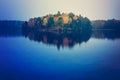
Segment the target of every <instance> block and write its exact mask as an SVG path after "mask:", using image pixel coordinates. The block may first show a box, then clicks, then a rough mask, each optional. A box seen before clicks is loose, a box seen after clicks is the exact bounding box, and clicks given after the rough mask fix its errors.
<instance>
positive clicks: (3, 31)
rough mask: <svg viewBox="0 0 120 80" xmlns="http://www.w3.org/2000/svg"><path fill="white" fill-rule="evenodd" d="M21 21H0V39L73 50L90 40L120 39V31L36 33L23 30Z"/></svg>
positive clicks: (26, 29) (36, 31)
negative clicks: (21, 38)
mask: <svg viewBox="0 0 120 80" xmlns="http://www.w3.org/2000/svg"><path fill="white" fill-rule="evenodd" d="M22 23H23V22H21V21H7V22H6V21H0V37H19V36H24V37H26V38H28V39H30V40H33V41H37V42H42V43H44V44H47V45H55V46H56V47H57V49H58V50H59V49H60V48H61V47H69V48H73V47H74V46H75V45H76V44H79V45H80V44H81V43H83V42H87V41H88V40H89V39H90V38H97V39H109V40H115V39H119V38H120V31H119V32H118V31H115V30H93V31H38V30H35V29H30V28H24V27H25V25H23V26H22Z"/></svg>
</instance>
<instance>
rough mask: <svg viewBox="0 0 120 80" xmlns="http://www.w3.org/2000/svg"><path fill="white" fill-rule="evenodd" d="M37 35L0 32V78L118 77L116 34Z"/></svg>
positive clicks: (119, 46) (78, 79) (113, 79)
mask: <svg viewBox="0 0 120 80" xmlns="http://www.w3.org/2000/svg"><path fill="white" fill-rule="evenodd" d="M14 34H15V33H14ZM39 36H40V37H41V38H38V37H37V38H36V37H35V35H34V34H32V33H31V34H30V35H28V34H27V35H26V36H25V37H24V36H23V35H20V34H18V35H17V36H16V34H15V35H13V34H11V33H7V35H6V34H1V37H0V80H120V39H119V37H116V36H112V35H111V36H112V37H109V36H106V35H105V34H104V33H99V32H98V33H97V32H94V33H92V34H91V36H90V37H87V38H81V37H80V38H76V37H74V38H70V37H69V35H64V36H62V37H61V35H60V36H59V38H60V39H61V40H60V39H59V38H53V37H52V36H51V35H49V36H50V38H49V37H48V34H47V33H43V34H41V35H39ZM54 36H55V35H54ZM78 37H79V36H78ZM58 39H59V40H60V41H59V40H58ZM80 39H81V40H80Z"/></svg>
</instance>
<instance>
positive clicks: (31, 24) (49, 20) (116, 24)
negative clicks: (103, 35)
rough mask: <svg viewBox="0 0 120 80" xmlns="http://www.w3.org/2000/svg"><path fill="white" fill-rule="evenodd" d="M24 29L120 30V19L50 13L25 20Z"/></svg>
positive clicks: (62, 30) (60, 30) (61, 30)
mask: <svg viewBox="0 0 120 80" xmlns="http://www.w3.org/2000/svg"><path fill="white" fill-rule="evenodd" d="M22 28H23V30H28V31H29V30H34V31H49V32H50V31H59V32H64V31H85V32H86V31H90V30H116V31H120V20H116V19H109V20H91V21H90V20H89V19H88V18H87V17H83V16H81V15H75V14H74V13H72V12H70V13H60V11H58V12H57V13H56V14H48V15H46V16H42V17H35V18H30V19H29V21H25V22H24V24H23V26H22Z"/></svg>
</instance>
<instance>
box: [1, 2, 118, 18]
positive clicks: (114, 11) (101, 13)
mask: <svg viewBox="0 0 120 80" xmlns="http://www.w3.org/2000/svg"><path fill="white" fill-rule="evenodd" d="M58 11H61V12H64V13H69V12H73V13H75V14H81V15H82V16H86V17H88V18H89V19H91V20H96V19H111V18H115V19H120V0H0V20H28V19H29V18H31V17H38V16H44V15H46V14H49V13H52V14H54V13H57V12H58Z"/></svg>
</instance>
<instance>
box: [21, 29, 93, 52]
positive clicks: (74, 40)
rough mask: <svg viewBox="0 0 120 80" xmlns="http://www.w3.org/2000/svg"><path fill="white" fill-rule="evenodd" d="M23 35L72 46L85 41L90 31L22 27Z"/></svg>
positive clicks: (47, 42) (50, 42)
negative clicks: (27, 28) (40, 29)
mask: <svg viewBox="0 0 120 80" xmlns="http://www.w3.org/2000/svg"><path fill="white" fill-rule="evenodd" d="M23 35H24V36H25V37H28V38H29V39H30V40H34V41H37V42H43V43H45V44H49V45H55V46H57V48H58V50H59V49H60V47H69V48H72V47H74V46H75V45H76V44H81V43H82V42H87V41H88V40H89V39H90V37H91V31H87V32H86V31H36V30H32V29H31V30H30V29H29V30H26V29H23Z"/></svg>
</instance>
